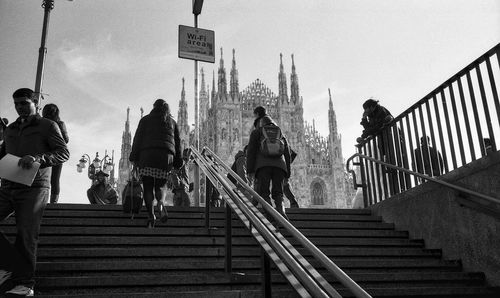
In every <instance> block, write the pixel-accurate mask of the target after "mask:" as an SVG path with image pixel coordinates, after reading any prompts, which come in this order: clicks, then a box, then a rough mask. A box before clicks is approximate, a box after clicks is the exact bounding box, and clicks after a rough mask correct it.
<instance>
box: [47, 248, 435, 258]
mask: <svg viewBox="0 0 500 298" xmlns="http://www.w3.org/2000/svg"><path fill="white" fill-rule="evenodd" d="M321 250H322V252H323V253H324V254H325V255H327V256H329V257H338V256H365V257H377V256H378V257H390V256H395V255H397V256H399V257H415V256H422V257H440V256H441V251H440V250H434V249H420V248H392V247H388V248H386V247H384V248H358V247H340V248H336V247H325V248H322V249H321ZM297 251H299V253H301V254H302V255H304V256H310V253H309V252H308V251H306V250H305V249H303V248H298V249H297ZM232 253H233V256H258V255H260V248H259V247H246V246H233V249H232ZM224 255H225V249H224V247H213V246H204V247H203V246H199V247H189V246H180V247H169V246H167V247H161V248H158V247H151V246H135V247H127V246H125V247H116V246H115V247H85V248H59V249H57V250H54V249H45V248H44V247H40V249H39V250H38V257H39V258H45V257H49V258H69V257H73V258H104V257H110V258H118V257H131V256H133V257H136V258H139V257H180V256H186V257H187V256H197V257H217V256H224Z"/></svg>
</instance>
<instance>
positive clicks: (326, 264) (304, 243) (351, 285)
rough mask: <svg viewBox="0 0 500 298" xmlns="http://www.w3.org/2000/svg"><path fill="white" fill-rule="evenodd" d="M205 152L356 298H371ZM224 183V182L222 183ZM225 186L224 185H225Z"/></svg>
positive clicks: (230, 172)
mask: <svg viewBox="0 0 500 298" xmlns="http://www.w3.org/2000/svg"><path fill="white" fill-rule="evenodd" d="M203 150H204V152H208V153H209V154H210V155H211V156H212V157H213V158H214V159H215V160H216V162H218V163H219V165H220V166H222V167H223V168H224V170H226V171H227V172H228V173H229V174H230V175H231V176H232V177H233V178H234V179H235V180H236V181H237V182H238V183H239V185H241V186H242V187H243V188H244V189H245V191H246V192H247V193H249V194H250V196H252V197H253V198H254V199H257V200H258V201H259V203H261V205H262V207H263V208H264V210H265V212H266V213H268V214H270V215H271V216H272V217H273V218H274V219H275V220H276V221H277V222H278V223H279V224H280V225H281V226H282V227H283V228H285V229H286V230H287V231H288V232H289V233H290V234H291V235H292V236H293V237H294V238H295V239H297V240H298V241H299V243H300V244H301V245H302V246H303V247H304V248H306V249H307V250H308V251H310V252H311V254H312V255H313V257H314V258H316V259H317V260H319V262H320V263H321V264H322V266H323V267H324V268H326V269H327V270H328V271H329V272H330V273H331V274H333V276H335V278H336V279H337V280H338V281H339V282H340V283H342V284H343V285H344V286H345V287H346V288H348V289H349V290H350V291H351V292H352V293H353V294H354V295H355V296H356V297H371V296H370V295H369V294H368V293H367V292H366V291H365V290H363V289H362V288H361V287H360V286H359V285H358V284H357V283H355V282H354V281H353V280H352V279H351V278H350V277H349V276H348V275H347V274H345V273H344V272H343V271H342V270H341V269H340V268H339V267H338V266H337V265H335V263H333V262H332V260H330V258H328V257H327V256H326V255H325V254H324V253H323V252H321V250H319V249H318V248H317V247H316V246H315V245H314V244H312V243H311V242H310V241H309V239H307V238H306V237H305V236H304V235H303V234H302V233H301V232H300V231H299V230H297V229H296V228H295V227H294V226H293V225H292V224H291V223H290V222H288V220H286V219H285V218H284V217H283V216H281V214H279V213H278V212H277V211H276V210H275V209H274V208H273V207H272V206H271V205H270V204H268V203H267V202H266V201H265V200H264V199H263V198H262V197H260V195H259V194H258V193H257V192H255V191H254V190H253V189H252V188H250V187H249V186H248V185H247V184H246V183H245V182H244V181H243V179H241V178H240V177H239V176H238V174H236V173H235V172H234V171H233V170H231V168H230V167H229V166H228V165H226V164H225V163H224V162H223V161H222V160H221V159H220V158H219V157H218V156H217V155H215V154H214V153H213V152H212V151H211V150H210V149H209V148H206V147H205V148H204V149H203ZM221 182H224V181H221ZM223 184H224V183H223Z"/></svg>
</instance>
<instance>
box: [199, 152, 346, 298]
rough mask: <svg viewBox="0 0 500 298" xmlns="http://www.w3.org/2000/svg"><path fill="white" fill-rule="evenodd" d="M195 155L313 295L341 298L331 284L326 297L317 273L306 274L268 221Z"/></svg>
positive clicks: (204, 161) (288, 275)
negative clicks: (255, 212)
mask: <svg viewBox="0 0 500 298" xmlns="http://www.w3.org/2000/svg"><path fill="white" fill-rule="evenodd" d="M193 153H194V154H195V155H197V157H198V159H197V160H198V161H200V162H201V164H200V165H201V168H202V170H203V171H204V172H206V173H205V174H206V175H207V177H209V179H211V180H213V181H212V183H216V181H219V182H220V183H221V185H222V187H223V189H224V191H225V192H226V193H227V194H228V196H229V197H230V198H232V199H233V201H227V202H228V203H230V204H231V205H232V207H233V209H236V208H238V210H240V211H241V212H243V214H244V215H245V216H246V218H248V219H250V221H251V223H252V226H253V227H255V229H257V230H258V231H259V232H260V234H261V235H262V236H263V237H264V239H265V240H266V241H267V243H269V244H270V245H271V246H272V247H273V251H274V252H275V253H277V254H278V255H279V257H280V258H279V259H278V261H279V260H284V261H285V263H286V265H287V266H288V267H290V268H292V270H293V272H294V273H295V274H296V275H298V277H299V279H300V280H301V282H302V283H303V284H304V285H305V286H306V287H307V288H308V290H309V291H311V292H312V293H313V295H314V297H340V295H338V293H337V292H336V291H335V290H334V289H333V288H331V286H330V285H329V284H327V285H322V286H323V289H325V290H327V291H328V292H329V294H330V296H328V295H326V293H325V292H323V289H321V287H319V285H316V284H315V281H314V279H312V278H311V276H310V275H309V274H310V273H311V272H315V270H312V271H311V272H306V271H305V270H304V268H301V267H300V266H299V265H298V263H297V262H296V260H295V259H294V258H293V257H292V256H291V255H290V254H289V252H288V251H287V250H286V249H284V248H283V247H280V246H279V244H278V242H277V240H276V239H275V238H273V236H272V232H271V228H270V226H271V224H270V223H269V222H268V221H267V223H263V222H261V221H259V220H257V218H256V217H255V215H254V214H252V213H251V212H249V210H248V209H245V207H244V206H243V204H242V202H239V201H238V200H235V198H237V197H238V196H237V195H236V194H235V193H234V191H233V190H232V188H231V187H230V185H229V182H227V181H226V180H225V179H226V178H225V177H224V176H222V175H220V174H219V173H217V172H216V171H214V169H213V168H211V167H210V166H209V165H207V164H206V160H204V159H203V158H202V157H201V155H200V154H199V153H198V152H197V151H194V150H193ZM214 157H217V156H216V155H214ZM219 165H223V166H224V167H227V165H225V164H223V163H222V164H219ZM207 172H208V173H207ZM237 214H239V215H241V214H242V213H238V212H237ZM266 225H267V227H266ZM261 244H262V243H261ZM268 253H269V252H268ZM273 261H275V263H277V259H276V258H274V259H273ZM309 266H310V265H309ZM279 268H280V267H279ZM285 268H286V267H285ZM280 270H282V271H283V268H280ZM287 273H288V274H285V272H284V275H285V277H286V278H289V277H291V276H292V275H291V274H290V272H289V271H288V272H287ZM291 284H292V285H293V284H294V283H293V282H291ZM328 288H330V289H328ZM296 289H297V288H296ZM297 290H298V293H301V292H300V289H297ZM302 297H308V296H307V295H305V296H304V295H302Z"/></svg>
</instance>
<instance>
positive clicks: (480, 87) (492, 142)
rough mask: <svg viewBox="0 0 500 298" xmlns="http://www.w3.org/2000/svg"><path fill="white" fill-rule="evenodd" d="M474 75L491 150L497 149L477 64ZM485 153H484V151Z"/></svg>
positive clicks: (481, 141)
mask: <svg viewBox="0 0 500 298" xmlns="http://www.w3.org/2000/svg"><path fill="white" fill-rule="evenodd" d="M476 75H477V81H478V84H479V92H480V93H481V98H482V100H483V109H484V114H485V116H486V124H487V125H488V133H489V138H490V140H491V145H492V147H493V151H497V149H496V142H495V135H494V134H493V124H492V123H491V115H490V109H489V108H488V101H487V99H486V92H485V91H484V83H483V77H482V76H481V70H480V69H479V65H477V66H476ZM483 141H484V139H483V140H479V142H480V143H483ZM485 154H486V152H485Z"/></svg>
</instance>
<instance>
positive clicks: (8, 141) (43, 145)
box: [0, 88, 69, 296]
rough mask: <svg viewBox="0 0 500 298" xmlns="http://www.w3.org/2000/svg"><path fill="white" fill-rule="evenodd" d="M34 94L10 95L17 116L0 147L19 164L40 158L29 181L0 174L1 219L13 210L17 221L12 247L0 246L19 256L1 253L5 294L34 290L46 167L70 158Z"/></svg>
mask: <svg viewBox="0 0 500 298" xmlns="http://www.w3.org/2000/svg"><path fill="white" fill-rule="evenodd" d="M33 95H34V94H33V91H32V90H31V89H28V88H22V89H18V90H17V91H15V92H14V94H13V95H12V97H13V98H14V105H15V108H16V111H17V113H18V114H19V118H18V119H17V120H16V121H15V122H14V123H12V124H11V125H9V126H8V127H7V129H6V130H5V134H4V136H5V142H4V143H3V144H2V146H1V147H0V158H3V157H4V156H5V155H6V154H12V155H15V156H18V157H20V159H19V163H18V166H19V167H21V168H23V169H31V168H32V167H33V165H34V163H35V162H38V163H40V169H39V170H38V171H37V173H36V176H35V178H34V181H33V183H32V184H31V186H26V185H23V184H19V183H16V182H12V181H9V180H6V179H2V186H1V187H0V221H3V220H5V219H6V218H8V217H9V216H10V215H11V214H12V213H15V217H16V226H17V236H16V242H15V244H14V246H11V247H1V251H2V252H4V251H13V250H15V251H17V252H19V255H21V256H22V258H21V259H20V260H19V259H15V258H16V257H15V256H14V255H13V256H10V255H2V257H1V259H2V260H3V261H9V262H10V263H11V265H12V266H9V264H0V265H3V266H4V268H0V269H3V270H4V271H3V272H0V274H2V273H4V274H3V275H4V276H5V275H9V276H10V281H11V282H12V286H13V288H12V289H11V290H10V291H8V292H6V293H7V294H11V295H20V296H30V295H31V296H32V295H33V286H34V279H33V277H34V273H35V263H36V249H37V245H38V234H39V231H40V222H41V220H42V215H43V210H44V208H45V205H46V204H47V201H48V199H49V195H50V176H51V166H53V165H58V164H62V163H63V162H65V161H67V160H68V158H69V151H68V149H67V147H66V142H65V141H64V139H63V137H62V135H61V132H60V130H59V127H58V126H57V123H55V122H53V121H50V120H48V119H44V118H42V117H40V115H38V114H37V113H36V110H37V105H38V102H37V101H36V100H34V99H33ZM1 243H2V244H3V245H7V246H9V245H10V243H8V242H7V244H6V242H3V241H2V242H1ZM4 249H5V250H4ZM0 271H1V270H0ZM9 271H10V272H9ZM5 272H7V273H5ZM1 279H2V278H1V277H0V280H1ZM4 280H5V279H4Z"/></svg>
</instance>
